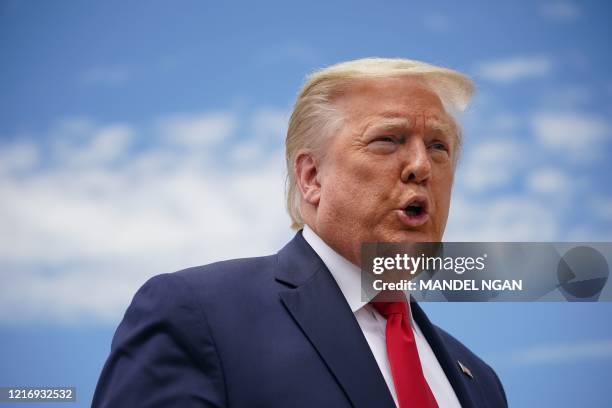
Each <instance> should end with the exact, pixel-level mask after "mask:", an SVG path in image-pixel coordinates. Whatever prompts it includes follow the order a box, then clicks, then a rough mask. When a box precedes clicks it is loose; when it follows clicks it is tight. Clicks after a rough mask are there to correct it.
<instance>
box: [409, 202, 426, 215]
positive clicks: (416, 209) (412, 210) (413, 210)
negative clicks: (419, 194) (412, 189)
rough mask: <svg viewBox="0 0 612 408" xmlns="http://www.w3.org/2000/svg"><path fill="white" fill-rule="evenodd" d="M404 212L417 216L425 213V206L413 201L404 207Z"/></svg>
mask: <svg viewBox="0 0 612 408" xmlns="http://www.w3.org/2000/svg"><path fill="white" fill-rule="evenodd" d="M404 212H405V213H406V214H407V215H409V216H411V217H417V216H419V215H421V214H423V213H425V206H424V205H423V204H421V203H418V202H415V203H412V204H410V205H408V207H406V208H405V209H404Z"/></svg>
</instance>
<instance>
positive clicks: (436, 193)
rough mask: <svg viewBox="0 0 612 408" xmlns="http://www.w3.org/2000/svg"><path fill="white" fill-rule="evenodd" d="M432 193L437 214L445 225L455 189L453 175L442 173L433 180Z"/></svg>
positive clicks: (448, 172)
mask: <svg viewBox="0 0 612 408" xmlns="http://www.w3.org/2000/svg"><path fill="white" fill-rule="evenodd" d="M432 187H433V188H432V193H433V200H434V202H435V206H436V207H435V212H436V215H437V216H438V217H439V218H440V222H441V223H442V224H444V223H445V220H446V217H447V215H448V209H449V206H450V199H451V190H452V187H453V173H452V171H446V172H442V173H440V175H439V176H438V177H435V178H434V179H433V180H432Z"/></svg>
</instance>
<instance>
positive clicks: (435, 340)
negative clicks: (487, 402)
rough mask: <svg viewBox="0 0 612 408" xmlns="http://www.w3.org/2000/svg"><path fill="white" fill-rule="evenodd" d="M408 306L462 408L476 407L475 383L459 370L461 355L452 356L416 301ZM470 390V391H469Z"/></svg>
mask: <svg viewBox="0 0 612 408" xmlns="http://www.w3.org/2000/svg"><path fill="white" fill-rule="evenodd" d="M410 308H411V310H412V316H413V318H414V320H415V321H416V322H417V324H418V325H419V328H420V329H421V331H422V332H423V335H424V336H425V338H426V339H427V342H428V343H429V346H430V347H431V349H432V350H433V352H434V354H435V355H436V358H437V359H438V362H439V363H440V366H441V367H442V369H443V370H444V373H445V374H446V378H448V381H449V382H450V383H451V385H452V387H453V390H454V391H455V394H456V395H457V399H459V402H460V403H461V406H462V407H463V408H470V407H477V406H478V405H477V404H476V403H475V401H474V394H473V391H474V387H475V386H476V383H475V381H474V380H473V379H471V378H470V377H469V376H468V375H466V374H464V373H463V372H461V370H460V366H459V364H458V361H459V360H458V358H460V357H461V356H452V355H451V354H450V352H449V348H448V346H447V345H446V343H445V341H444V339H443V338H442V336H441V335H440V333H439V332H438V330H437V329H436V328H435V326H434V325H433V324H432V323H431V322H430V321H429V319H428V318H427V315H426V314H425V312H423V309H421V307H420V306H419V305H418V304H417V303H416V302H414V301H413V302H411V303H410ZM471 391H472V392H471Z"/></svg>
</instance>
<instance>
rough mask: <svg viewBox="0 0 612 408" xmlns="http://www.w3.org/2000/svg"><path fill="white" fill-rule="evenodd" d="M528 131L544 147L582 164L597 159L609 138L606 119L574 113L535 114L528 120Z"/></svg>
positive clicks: (610, 126) (610, 128) (611, 132)
mask: <svg viewBox="0 0 612 408" xmlns="http://www.w3.org/2000/svg"><path fill="white" fill-rule="evenodd" d="M532 128H533V132H534V135H535V136H536V138H537V139H538V141H539V142H540V143H541V144H542V145H543V146H544V147H546V148H549V149H553V150H556V151H562V152H563V153H564V154H565V155H566V156H567V157H570V158H573V159H575V160H582V161H587V160H593V159H595V158H598V157H600V156H601V155H602V153H603V152H604V151H605V149H602V147H603V146H606V145H609V144H610V141H611V139H612V124H611V123H610V122H609V121H608V120H606V119H604V118H602V117H599V116H596V115H592V114H584V113H581V112H576V111H568V112H542V113H538V114H536V115H534V117H533V118H532Z"/></svg>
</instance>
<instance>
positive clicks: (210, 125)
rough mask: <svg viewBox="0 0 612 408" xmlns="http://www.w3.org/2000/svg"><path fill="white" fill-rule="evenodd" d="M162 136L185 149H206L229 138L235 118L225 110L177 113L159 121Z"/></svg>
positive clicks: (233, 127) (234, 125) (234, 126)
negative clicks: (188, 113)
mask: <svg viewBox="0 0 612 408" xmlns="http://www.w3.org/2000/svg"><path fill="white" fill-rule="evenodd" d="M158 127H159V131H160V133H161V136H162V138H163V139H164V140H165V141H167V142H169V143H170V144H174V145H177V146H181V147H184V148H187V149H206V148H210V147H212V146H214V145H215V144H218V143H220V142H222V141H224V140H226V139H227V138H229V137H230V136H231V135H232V134H233V132H234V130H235V128H236V119H235V118H234V116H233V115H232V114H230V113H227V112H216V113H203V114H191V115H187V114H177V115H172V116H169V117H166V118H164V119H162V120H160V121H159V124H158Z"/></svg>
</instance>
